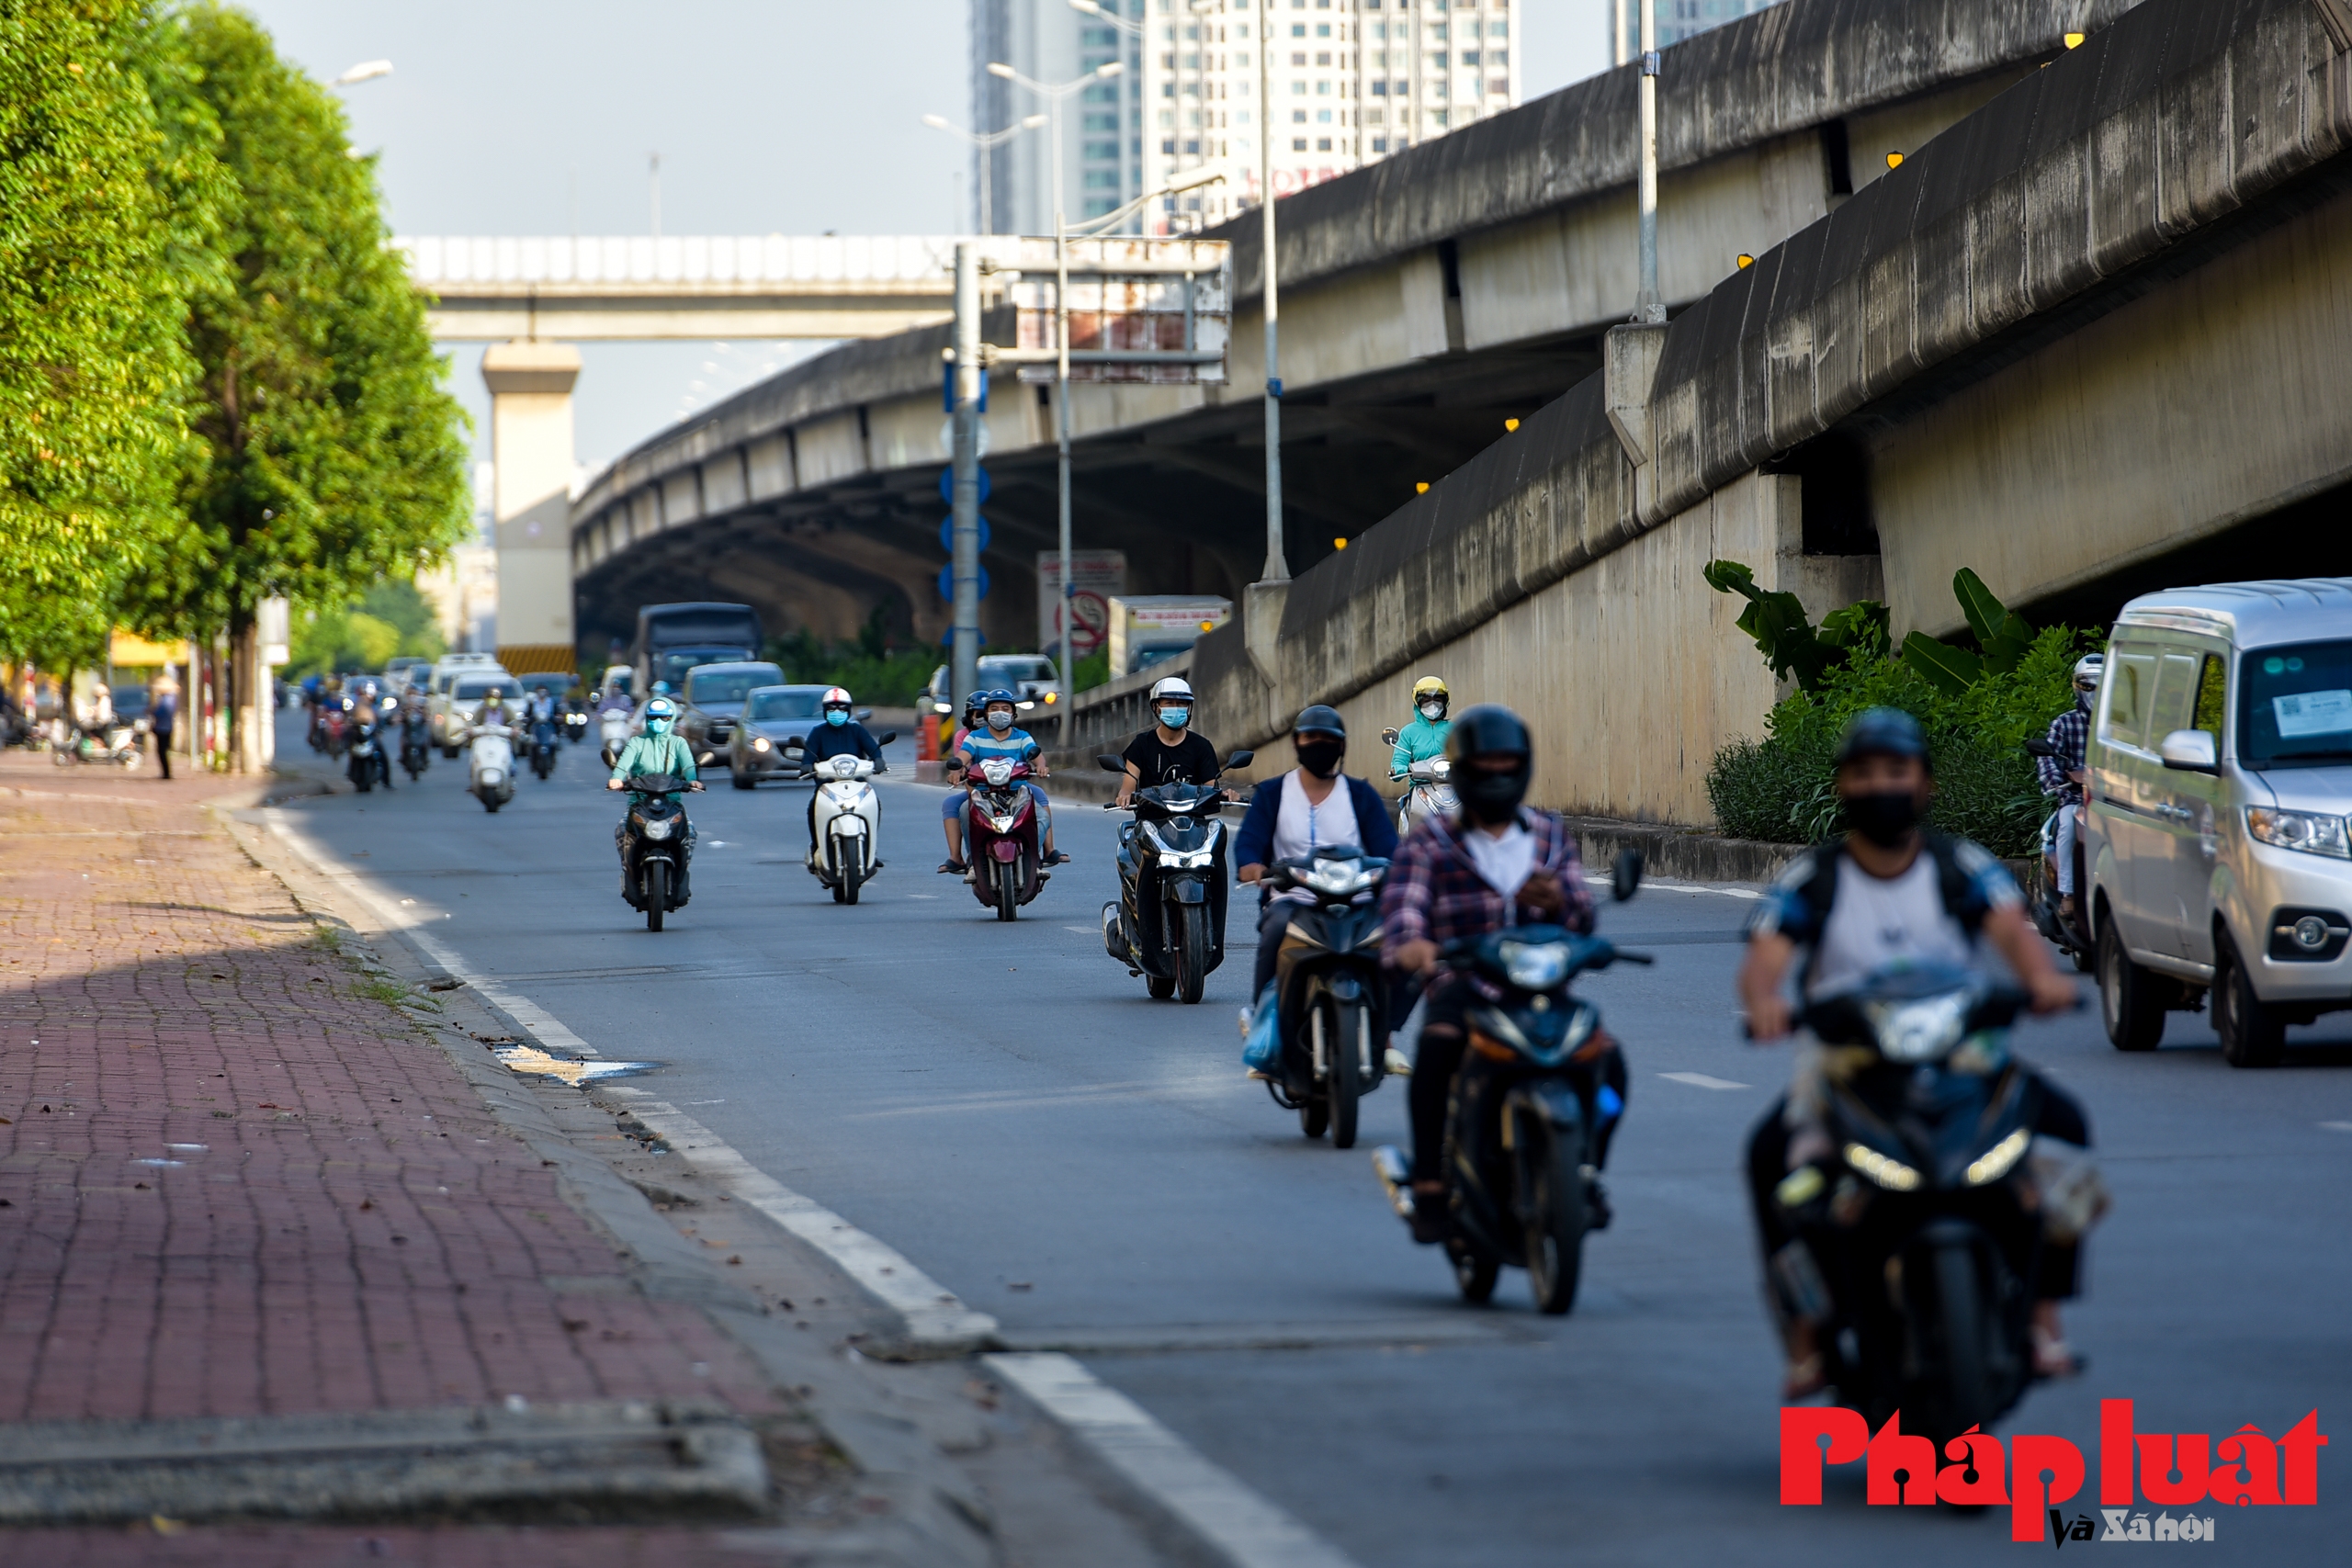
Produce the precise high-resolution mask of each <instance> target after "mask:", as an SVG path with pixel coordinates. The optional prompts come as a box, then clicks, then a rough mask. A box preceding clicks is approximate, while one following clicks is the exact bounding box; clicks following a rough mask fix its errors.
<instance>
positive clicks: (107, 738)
mask: <svg viewBox="0 0 2352 1568" xmlns="http://www.w3.org/2000/svg"><path fill="white" fill-rule="evenodd" d="M58 722H59V728H60V730H61V732H62V734H63V735H64V739H62V740H53V741H51V744H50V749H49V760H50V761H52V762H55V763H56V764H57V765H58V766H59V767H61V768H70V767H72V766H73V765H74V763H76V762H95V763H99V764H105V765H112V766H115V767H119V768H122V769H125V770H131V769H136V768H137V767H138V766H139V763H140V759H141V757H142V756H143V755H144V752H143V751H142V750H141V742H142V741H143V739H144V738H145V736H146V734H147V721H146V720H145V719H143V718H142V719H139V720H136V721H134V722H132V723H130V724H121V723H116V724H110V725H108V726H107V727H106V729H105V732H104V733H103V734H102V735H93V734H91V733H90V732H89V731H88V730H85V729H73V728H68V727H66V726H65V724H64V721H63V720H62V719H61V720H59V721H58Z"/></svg>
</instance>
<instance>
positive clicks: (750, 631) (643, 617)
mask: <svg viewBox="0 0 2352 1568" xmlns="http://www.w3.org/2000/svg"><path fill="white" fill-rule="evenodd" d="M766 641H767V636H766V632H765V630H764V629H763V627H762V626H761V625H760V616H759V612H758V611H756V610H754V609H752V607H751V606H750V605H749V604H648V605H646V606H645V607H644V608H643V609H640V610H639V611H638V613H637V640H636V641H635V642H634V643H632V644H630V645H629V650H628V661H629V667H630V668H631V669H632V670H634V671H636V672H637V689H638V690H639V691H640V692H646V693H650V692H651V691H652V690H653V682H656V681H667V682H670V690H671V691H672V692H673V693H675V692H677V691H678V690H679V689H680V688H682V687H683V686H684V684H685V683H686V671H689V670H692V669H693V668H694V667H695V665H697V664H718V663H722V662H725V661H727V660H741V659H757V658H759V657H760V649H761V648H762V647H763V645H764V644H765V642H766Z"/></svg>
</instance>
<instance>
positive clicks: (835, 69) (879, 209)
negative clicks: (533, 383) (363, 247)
mask: <svg viewBox="0 0 2352 1568" xmlns="http://www.w3.org/2000/svg"><path fill="white" fill-rule="evenodd" d="M243 4H244V7H245V9H247V10H248V11H250V12H251V13H252V14H253V15H254V16H255V17H258V18H259V19H260V20H261V22H262V24H263V25H264V26H265V27H266V28H269V30H270V31H271V33H272V34H273V35H274V36H275V38H276V39H277V47H278V50H279V51H280V52H281V53H282V54H284V55H285V56H286V57H287V58H288V59H290V60H292V61H293V62H295V63H297V64H299V65H300V66H301V67H303V68H304V69H305V70H307V71H309V72H310V73H311V74H312V75H314V76H316V77H318V78H319V79H320V80H322V81H325V80H328V79H331V78H333V77H334V76H336V75H339V74H341V73H343V72H344V71H345V69H346V68H347V67H349V66H351V65H354V64H356V63H357V62H361V61H367V60H379V59H385V60H390V62H392V73H391V74H390V75H389V76H383V77H379V78H378V79H376V80H374V81H368V82H362V83H357V84H355V85H351V86H348V87H344V88H340V89H337V91H339V92H340V93H341V94H342V95H343V97H344V101H345V104H346V105H347V106H348V108H349V112H350V115H351V128H352V144H353V145H354V146H355V147H356V148H358V149H360V150H361V151H362V152H373V153H377V154H378V155H379V163H378V169H379V177H380V179H381V181H382V185H383V189H384V195H385V200H386V203H387V207H388V209H389V216H390V220H391V223H392V227H393V229H394V230H395V231H397V232H401V233H410V234H492V235H499V234H518V235H519V234H570V233H573V232H578V233H582V234H644V233H648V232H650V224H651V208H652V190H651V180H650V175H649V172H648V159H649V155H650V154H652V153H655V152H659V153H660V154H661V158H662V169H661V202H662V232H663V233H665V234H768V233H784V234H816V233H822V232H824V231H827V230H831V231H836V232H839V233H843V234H858V233H865V234H935V233H944V232H953V231H956V230H960V229H962V228H964V227H965V226H966V224H967V223H968V222H969V216H968V214H969V211H970V200H969V197H967V195H966V193H965V191H964V187H963V178H964V173H965V170H966V169H967V166H968V165H967V154H966V152H964V149H963V145H962V143H960V142H958V141H955V140H953V139H951V138H950V137H948V136H946V135H944V134H943V133H941V132H939V131H937V130H932V129H930V128H928V127H926V126H925V125H923V124H922V117H923V116H924V115H926V114H937V115H942V116H944V117H945V118H948V119H950V120H953V121H955V122H956V123H959V124H961V123H964V122H966V121H967V119H968V118H969V113H968V110H969V89H968V87H967V74H966V73H967V47H968V44H967V15H968V0H663V3H662V4H659V5H653V4H649V3H647V0H561V3H557V0H397V3H390V0H243ZM1607 6H1608V0H1522V4H1521V26H1520V34H1521V36H1520V39H1518V40H1517V42H1518V46H1519V48H1520V49H1521V51H1522V56H1521V77H1522V81H1523V83H1524V89H1525V93H1526V96H1528V97H1531V98H1532V97H1537V96H1542V95H1543V94H1545V93H1549V92H1553V91H1555V90H1556V89H1558V88H1560V87H1564V86H1566V85H1568V84H1569V83H1570V82H1573V81H1576V80H1578V79H1580V78H1582V77H1585V76H1589V75H1590V74H1592V73H1594V72H1597V71H1599V70H1600V69H1602V68H1603V67H1604V66H1605V65H1606V63H1607V59H1606V48H1607V39H1606V36H1605V28H1606V17H1607V15H1608V9H1607ZM821 346H822V345H819V344H789V343H786V344H776V343H750V342H736V343H729V344H724V345H721V344H711V343H664V344H582V345H581V357H582V361H583V366H582V374H581V378H580V385H579V388H578V389H577V391H576V393H575V395H574V400H573V402H574V409H575V418H576V421H577V426H578V430H577V436H576V441H577V446H578V451H579V456H580V459H581V461H582V464H583V465H585V466H586V467H588V468H595V467H599V466H601V465H602V464H604V463H605V462H606V461H609V460H610V459H612V458H614V457H619V456H620V455H621V454H623V453H624V452H627V451H628V449H629V448H630V447H632V446H636V445H637V444H638V443H639V442H640V441H643V440H644V439H645V438H647V437H648V436H650V435H652V434H655V433H656V432H657V431H659V430H661V429H662V428H663V427H664V426H667V425H669V424H672V423H675V422H677V421H678V420H680V419H683V418H685V417H687V416H688V415H690V414H692V413H693V412H695V410H697V409H698V408H701V407H704V406H707V404H709V403H711V402H714V401H716V400H718V399H720V398H723V397H725V396H727V395H728V394H729V393H731V392H733V391H735V390H736V389H739V388H741V387H744V386H747V385H749V384H750V383H751V382H752V381H754V380H757V379H758V378H760V377H761V376H763V375H765V374H768V373H769V372H771V371H773V370H775V369H776V368H779V367H782V366H785V365H788V364H790V363H792V362H793V361H794V360H796V359H797V358H800V357H802V356H804V355H808V354H810V353H814V352H819V351H820V348H821ZM481 349H482V345H481V344H453V345H452V348H451V367H450V382H451V387H452V389H453V390H454V391H456V392H457V394H458V397H459V398H460V399H461V400H463V401H464V402H465V404H466V406H467V407H468V409H469V410H470V411H471V412H472V413H473V415H474V419H475V425H476V429H475V438H474V444H475V447H476V456H477V457H478V458H487V457H489V434H488V421H489V409H490V400H489V395H488V394H487V393H486V392H485V391H484V390H483V389H482V385H481V371H480V364H481Z"/></svg>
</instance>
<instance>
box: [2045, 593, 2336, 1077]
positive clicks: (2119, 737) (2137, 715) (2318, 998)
mask: <svg viewBox="0 0 2352 1568" xmlns="http://www.w3.org/2000/svg"><path fill="white" fill-rule="evenodd" d="M2088 761H2089V772H2090V788H2089V791H2088V792H2087V798H2088V807H2089V809H2088V811H2087V813H2086V823H2085V832H2086V840H2085V860H2086V864H2087V865H2088V866H2089V876H2090V885H2091V886H2090V897H2091V900H2092V902H2091V919H2092V920H2093V922H2094V936H2095V941H2096V942H2097V944H2098V987H2099V1000H2100V1004H2101V1010H2102V1012H2103V1014H2104V1017H2105V1021H2106V1024H2107V1033H2108V1038H2109V1039H2110V1040H2112V1041H2113V1042H2114V1043H2115V1044H2116V1046H2117V1048H2118V1049H2120V1050H2124V1051H2146V1050H2152V1049H2154V1046H2155V1044H2156V1043H2157V1042H2158V1041H2159V1040H2161V1039H2162V1038H2163V1037H2164V1032H2165V1012H2166V1011H2167V1010H2194V1009H2196V1008H2197V1007H2199V1005H2201V1004H2202V1002H2203V1001H2204V999H2205V998H2206V997H2207V996H2208V995H2209V994H2210V995H2211V998H2212V1008H2213V1029H2214V1032H2216V1033H2217V1034H2219V1035H2220V1036H2221V1040H2222V1055H2223V1056H2224V1057H2226V1058H2227V1059H2228V1061H2229V1063H2230V1065H2231V1066H2239V1067H2250V1066H2268V1065H2270V1064H2272V1063H2275V1062H2277V1061H2278V1057H2279V1055H2280V1053H2281V1051H2282V1050H2283V1049H2284V1045H2285V1033H2286V1029H2287V1026H2288V1025H2289V1024H2290V1023H2309V1022H2310V1021H2312V1020H2313V1019H2315V1018H2317V1017H2318V1016H2319V1015H2320V1014H2321V1013H2324V1012H2333V1011H2337V1010H2343V1009H2352V957H2347V956H2346V951H2345V949H2346V941H2347V939H2352V840H2347V828H2346V818H2347V816H2352V578H2311V579H2306V580H2302V581H2279V582H2227V583H2219V584H2215V585H2213V586H2211V587H2207V588H2183V589H2173V590H2168V591H2167V592H2162V593H2150V594H2145V595H2143V596H2142V597H2140V598H2137V599H2134V600H2132V601H2131V603H2130V604H2127V605H2125V606H2124V609H2123V614H2122V615H2120V617H2119V618H2118V619H2117V621H2116V623H2115V632H2114V638H2113V640H2112V642H2111V643H2110V644H2109V649H2108V655H2107V673H2106V676H2105V678H2104V680H2103V681H2102V682H2101V683H2100V687H2099V698H2098V722H2097V724H2096V726H2095V727H2094V728H2093V730H2092V734H2091V741H2090V748H2089V758H2088Z"/></svg>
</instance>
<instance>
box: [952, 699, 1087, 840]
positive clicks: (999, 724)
mask: <svg viewBox="0 0 2352 1568" xmlns="http://www.w3.org/2000/svg"><path fill="white" fill-rule="evenodd" d="M1019 711H1020V699H1019V698H1018V697H1015V696H1014V695H1013V694H1012V693H1011V692H1007V691H1001V690H1000V691H994V692H983V693H981V694H980V714H981V724H980V727H979V728H978V729H974V730H969V731H967V733H966V734H965V736H964V739H963V740H962V741H961V742H959V743H958V744H957V746H956V755H955V758H954V761H953V763H952V765H953V766H954V767H955V768H956V770H958V771H959V772H962V773H969V772H971V770H972V768H973V767H974V766H975V765H976V764H978V762H980V761H982V760H984V759H986V758H989V757H1010V758H1012V760H1013V761H1016V762H1026V763H1028V764H1029V773H1030V777H1029V780H1028V784H1029V794H1030V796H1031V797H1032V798H1033V799H1034V800H1035V802H1036V803H1037V830H1038V832H1039V834H1040V835H1041V839H1040V840H1039V844H1038V854H1039V857H1040V860H1041V862H1042V863H1044V864H1046V865H1059V864H1061V863H1063V862H1064V861H1066V860H1068V859H1069V856H1068V855H1065V854H1063V853H1062V852H1060V851H1058V850H1057V849H1055V848H1054V818H1053V814H1052V807H1051V806H1050V805H1049V804H1048V802H1047V801H1046V792H1045V790H1044V788H1043V787H1042V786H1040V785H1039V784H1038V783H1037V781H1038V780H1039V779H1042V778H1047V777H1050V776H1051V775H1050V773H1048V771H1047V769H1046V759H1045V757H1044V755H1043V753H1042V750H1041V749H1040V748H1039V746H1038V745H1037V742H1036V740H1035V739H1033V738H1032V737H1031V735H1030V734H1029V732H1028V731H1027V730H1025V729H1023V728H1020V727H1019V726H1018V725H1016V724H1015V723H1014V722H1013V721H1014V718H1015V716H1017V715H1018V713H1019ZM950 798H951V799H953V798H954V797H952V796H951V797H950ZM969 804H970V801H969V797H968V795H967V797H965V798H964V799H963V800H959V801H957V802H956V815H955V816H953V817H951V818H948V819H947V821H946V824H945V826H946V830H947V859H946V861H945V862H944V863H942V864H941V866H940V868H939V869H940V870H941V871H942V872H944V873H946V874H949V875H954V876H960V875H962V874H964V872H965V871H966V870H967V867H966V866H965V864H964V818H965V812H966V810H967V807H969Z"/></svg>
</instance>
